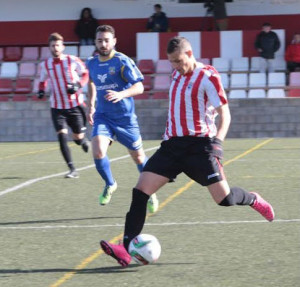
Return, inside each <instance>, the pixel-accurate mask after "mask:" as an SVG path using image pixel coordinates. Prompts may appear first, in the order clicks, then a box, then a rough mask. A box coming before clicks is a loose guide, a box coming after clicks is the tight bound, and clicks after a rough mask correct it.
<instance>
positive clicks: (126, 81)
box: [87, 25, 158, 213]
mask: <svg viewBox="0 0 300 287" xmlns="http://www.w3.org/2000/svg"><path fill="white" fill-rule="evenodd" d="M95 44H96V48H97V52H98V54H99V55H96V56H94V57H92V58H91V59H88V61H87V67H88V69H89V76H90V81H89V97H88V98H89V99H88V106H89V113H88V120H89V123H90V124H91V125H93V134H92V149H93V156H94V161H95V165H96V169H97V171H98V173H99V174H100V176H101V177H102V179H103V180H104V181H105V186H104V189H103V192H102V193H101V194H100V197H99V203H100V204H101V205H106V204H108V203H109V202H110V200H111V196H112V194H113V192H114V191H115V190H116V189H117V182H116V180H115V179H114V177H113V175H112V171H111V168H110V162H109V158H108V156H107V150H108V147H109V145H110V144H111V143H112V141H113V140H114V138H116V139H117V140H118V141H119V142H120V143H121V144H122V145H124V146H125V147H126V148H127V149H128V151H129V154H130V155H131V157H132V159H133V160H134V162H135V163H136V165H137V168H138V170H139V171H140V172H142V170H143V168H144V165H145V164H146V162H147V157H146V155H145V152H144V150H143V147H142V138H141V134H140V129H139V125H138V121H137V116H136V114H135V109H134V100H133V97H134V96H136V95H138V94H141V93H143V91H144V86H143V83H142V81H143V79H144V77H143V75H142V74H141V72H140V70H139V69H138V68H137V66H136V65H135V63H134V62H133V61H132V60H131V59H130V58H129V57H127V56H126V55H124V54H122V53H120V52H117V51H116V50H115V45H116V38H115V30H114V28H113V27H112V26H109V25H102V26H99V27H98V28H97V30H96V39H95ZM96 100H97V101H96ZM96 103H97V105H96ZM148 209H149V211H150V212H152V213H153V212H155V211H156V210H157V209H158V200H157V198H156V195H155V194H154V195H153V196H152V197H151V198H150V199H149V201H148Z"/></svg>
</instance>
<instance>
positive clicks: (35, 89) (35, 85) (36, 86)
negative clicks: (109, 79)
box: [32, 78, 87, 94]
mask: <svg viewBox="0 0 300 287" xmlns="http://www.w3.org/2000/svg"><path fill="white" fill-rule="evenodd" d="M39 83H40V80H39V79H38V78H35V79H34V80H33V85H32V93H34V94H36V93H37V92H38V91H39ZM86 86H87V85H86ZM45 92H46V93H49V92H50V87H49V83H48V84H47V85H46V88H45Z"/></svg>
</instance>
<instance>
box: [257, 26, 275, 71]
mask: <svg viewBox="0 0 300 287" xmlns="http://www.w3.org/2000/svg"><path fill="white" fill-rule="evenodd" d="M271 29H272V27H271V24H270V23H264V24H263V26H262V31H261V32H260V33H259V34H258V35H257V36H256V41H255V48H256V49H257V51H258V52H259V55H260V57H261V61H260V72H261V73H264V72H266V71H268V72H274V65H273V62H274V57H275V52H276V51H278V49H279V48H280V41H279V38H278V36H277V34H276V33H275V32H273V31H271Z"/></svg>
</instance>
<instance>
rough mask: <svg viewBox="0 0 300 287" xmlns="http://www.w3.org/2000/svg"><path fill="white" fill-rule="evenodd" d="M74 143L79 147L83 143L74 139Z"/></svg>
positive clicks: (81, 140)
mask: <svg viewBox="0 0 300 287" xmlns="http://www.w3.org/2000/svg"><path fill="white" fill-rule="evenodd" d="M74 142H75V143H76V144H77V145H81V144H82V143H83V139H78V140H77V139H74Z"/></svg>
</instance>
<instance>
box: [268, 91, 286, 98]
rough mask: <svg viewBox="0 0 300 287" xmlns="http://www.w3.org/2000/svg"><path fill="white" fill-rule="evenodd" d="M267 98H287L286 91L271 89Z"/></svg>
mask: <svg viewBox="0 0 300 287" xmlns="http://www.w3.org/2000/svg"><path fill="white" fill-rule="evenodd" d="M267 98H285V91H284V89H269V90H268V92H267Z"/></svg>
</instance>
